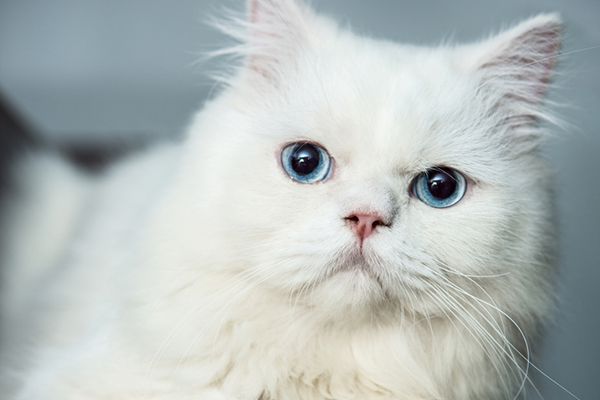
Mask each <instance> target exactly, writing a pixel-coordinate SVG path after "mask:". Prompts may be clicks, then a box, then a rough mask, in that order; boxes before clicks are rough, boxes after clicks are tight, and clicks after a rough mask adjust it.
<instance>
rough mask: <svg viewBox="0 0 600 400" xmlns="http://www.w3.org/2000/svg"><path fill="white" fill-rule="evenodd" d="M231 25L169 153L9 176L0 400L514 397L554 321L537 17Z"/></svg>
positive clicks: (305, 14) (285, 4)
mask: <svg viewBox="0 0 600 400" xmlns="http://www.w3.org/2000/svg"><path fill="white" fill-rule="evenodd" d="M248 14H249V18H248V21H237V22H234V23H233V24H229V25H227V24H225V25H223V26H222V28H223V29H224V30H226V31H227V32H228V33H229V34H231V35H233V36H234V37H236V38H238V39H241V41H242V43H241V44H240V45H239V46H237V47H234V48H232V49H227V50H224V51H223V52H222V53H225V54H228V53H229V54H235V55H240V56H243V57H244V62H243V65H242V66H241V67H240V68H238V69H237V70H236V73H235V74H234V75H233V76H232V77H230V78H229V80H228V82H227V83H228V85H227V87H226V88H225V89H223V90H222V92H221V93H220V94H219V95H218V96H217V97H216V98H214V99H213V100H211V101H210V102H209V103H208V104H207V105H206V106H205V107H204V109H203V110H202V111H201V112H200V113H199V114H198V115H197V117H196V118H195V120H194V122H193V124H192V125H191V127H190V128H189V131H188V133H187V135H186V137H185V139H184V140H182V141H181V142H180V143H177V144H171V145H164V146H162V147H158V148H154V149H152V150H150V151H147V152H145V153H144V154H143V155H139V156H137V157H134V158H131V159H129V160H127V161H126V162H122V163H120V164H119V165H116V166H114V167H113V168H111V169H110V170H108V171H107V172H105V173H103V174H101V175H100V176H87V175H85V174H83V173H80V172H77V171H75V170H74V169H73V168H71V167H70V166H69V165H68V164H66V163H64V162H61V161H60V160H59V159H58V158H56V157H53V156H39V155H37V156H35V155H31V156H29V157H27V159H26V160H24V161H23V162H21V163H20V164H19V166H18V168H16V173H15V178H16V179H17V180H18V181H19V182H21V183H22V186H21V188H20V192H19V194H18V197H15V198H13V201H12V202H11V203H10V204H8V206H7V208H6V211H5V217H7V218H8V221H7V222H8V223H10V225H9V226H10V230H8V231H7V232H8V233H7V235H6V236H7V237H6V239H7V240H6V241H5V243H4V251H3V253H2V256H3V264H4V267H5V269H6V270H5V272H6V274H5V277H4V284H5V288H4V290H3V293H2V294H3V297H2V315H3V321H2V335H3V342H2V344H3V349H2V370H3V376H4V377H3V383H2V386H1V388H0V391H1V392H2V393H3V396H2V397H3V398H6V399H19V400H41V399H49V400H71V399H99V400H100V399H101V400H107V399H161V400H167V399H173V400H175V399H176V400H182V399H208V400H210V399H239V400H258V399H262V400H295V399H303V400H311V399H315V400H316V399H336V400H342V399H344V400H345V399H395V400H399V399H411V400H412V399H422V400H424V399H427V400H433V399H456V400H466V399H513V398H515V397H518V394H519V393H521V392H522V391H523V386H524V385H525V383H526V382H525V380H526V372H527V369H528V366H529V363H528V359H529V356H530V347H529V343H530V342H531V341H532V340H535V338H536V336H537V334H538V330H539V327H540V325H541V323H542V322H543V321H544V320H545V319H546V318H547V317H548V315H549V313H550V310H551V308H552V293H553V287H552V281H553V276H554V267H553V262H552V261H553V260H552V259H553V257H552V254H553V247H554V241H553V239H552V232H553V231H554V228H553V226H552V219H553V207H552V193H551V190H550V187H551V179H550V178H549V173H548V168H547V166H546V164H545V162H544V160H543V159H542V157H541V155H540V154H539V153H540V152H539V144H540V143H541V142H542V141H543V140H544V137H545V136H547V134H546V132H545V131H544V129H542V128H541V127H540V124H542V123H544V122H547V121H548V120H550V121H551V122H552V117H551V115H550V113H548V112H547V110H545V107H544V105H543V104H542V103H543V97H544V95H545V93H546V91H547V89H548V85H549V80H550V77H551V75H552V70H553V67H554V64H555V60H556V57H557V55H558V51H559V46H560V32H561V22H560V19H559V17H558V16H557V15H554V14H545V15H539V16H537V17H534V18H531V19H529V20H527V21H525V22H523V23H521V24H519V25H517V26H516V27H514V28H512V29H509V30H507V31H505V32H503V33H501V34H499V35H497V36H494V37H491V38H489V39H487V40H484V41H482V42H478V43H474V44H469V45H461V46H441V47H436V48H424V47H415V46H407V45H399V44H396V43H390V42H385V41H379V40H374V39H370V38H364V37H360V36H357V35H355V34H353V33H351V32H349V31H347V30H342V29H340V28H339V27H338V26H337V25H336V24H335V23H334V22H332V21H331V20H329V19H327V18H324V17H321V16H317V15H315V14H314V13H313V12H312V11H311V10H310V9H309V8H308V7H307V6H306V5H304V4H301V3H300V2H299V1H297V0H296V1H295V0H279V1H276V0H252V1H249V13H248Z"/></svg>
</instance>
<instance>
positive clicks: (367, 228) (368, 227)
mask: <svg viewBox="0 0 600 400" xmlns="http://www.w3.org/2000/svg"><path fill="white" fill-rule="evenodd" d="M344 219H345V220H346V221H348V222H349V223H350V227H351V228H352V230H353V231H354V233H356V235H357V236H358V238H359V239H360V241H361V243H362V241H363V240H365V239H366V238H367V237H369V236H370V235H371V234H372V233H373V232H374V231H375V229H376V228H377V227H378V226H387V225H388V224H386V223H385V222H384V218H383V217H381V216H380V215H379V214H377V213H353V214H350V215H349V216H347V217H345V218H344Z"/></svg>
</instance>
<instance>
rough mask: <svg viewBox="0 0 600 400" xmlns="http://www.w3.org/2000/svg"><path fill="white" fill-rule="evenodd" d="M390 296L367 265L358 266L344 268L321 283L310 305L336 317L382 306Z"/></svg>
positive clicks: (312, 296)
mask: <svg viewBox="0 0 600 400" xmlns="http://www.w3.org/2000/svg"><path fill="white" fill-rule="evenodd" d="M387 296H388V295H387V294H386V291H385V289H384V287H383V286H382V283H381V281H380V279H379V278H378V277H377V275H375V274H374V273H373V272H372V271H371V270H370V269H369V267H367V266H366V265H361V264H357V265H352V266H344V268H341V269H339V270H338V271H336V272H335V273H334V274H332V275H331V276H329V277H328V278H327V279H326V280H325V281H324V282H322V283H321V284H319V285H318V286H317V287H316V288H315V289H314V291H313V292H312V293H311V296H310V299H311V300H310V302H311V303H314V305H318V306H319V309H320V310H322V311H323V312H324V313H327V314H331V316H335V315H339V313H340V312H344V313H347V312H353V313H354V312H362V311H365V310H371V309H373V308H374V307H379V304H381V303H382V302H386V298H387ZM388 301H389V300H388Z"/></svg>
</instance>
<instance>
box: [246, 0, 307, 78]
mask: <svg viewBox="0 0 600 400" xmlns="http://www.w3.org/2000/svg"><path fill="white" fill-rule="evenodd" d="M247 14H248V16H247V31H246V37H245V45H246V47H247V54H246V68H248V69H249V70H251V72H254V73H258V74H259V75H260V76H262V77H263V78H266V79H267V80H269V81H271V82H277V81H278V80H279V79H280V75H281V72H282V70H283V69H284V67H287V66H289V65H290V64H293V63H294V61H295V58H296V57H297V56H298V53H299V52H300V51H301V49H302V48H303V47H305V46H307V43H308V39H309V34H310V30H309V28H308V25H309V24H310V20H311V19H312V18H314V14H313V13H312V10H311V9H310V8H309V7H308V6H307V5H306V4H304V3H303V2H302V1H301V0H247Z"/></svg>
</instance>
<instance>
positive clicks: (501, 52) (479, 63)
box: [471, 14, 562, 104]
mask: <svg viewBox="0 0 600 400" xmlns="http://www.w3.org/2000/svg"><path fill="white" fill-rule="evenodd" d="M561 34H562V22H561V18H560V16H559V15H558V14H541V15H538V16H536V17H533V18H530V19H528V20H526V21H524V22H522V23H520V24H518V25H517V26H515V27H513V28H512V29H509V30H507V31H504V32H502V33H500V34H498V35H496V36H494V37H492V38H490V39H488V40H486V41H484V42H483V43H480V44H478V45H476V46H475V48H476V52H475V57H471V61H472V62H473V64H472V67H473V68H475V69H476V70H477V71H478V72H479V73H480V76H481V77H482V79H483V81H484V82H483V83H484V84H485V85H489V86H490V88H492V89H494V90H500V91H505V92H507V93H506V94H507V95H510V96H511V97H512V98H513V99H516V100H519V99H520V100H522V101H526V102H528V103H532V104H535V103H540V102H541V101H542V100H543V97H544V95H545V94H546V92H547V90H548V86H549V84H550V82H551V78H552V75H553V73H554V68H555V66H556V62H557V58H558V55H559V51H560V46H561V36H562V35H561Z"/></svg>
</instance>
